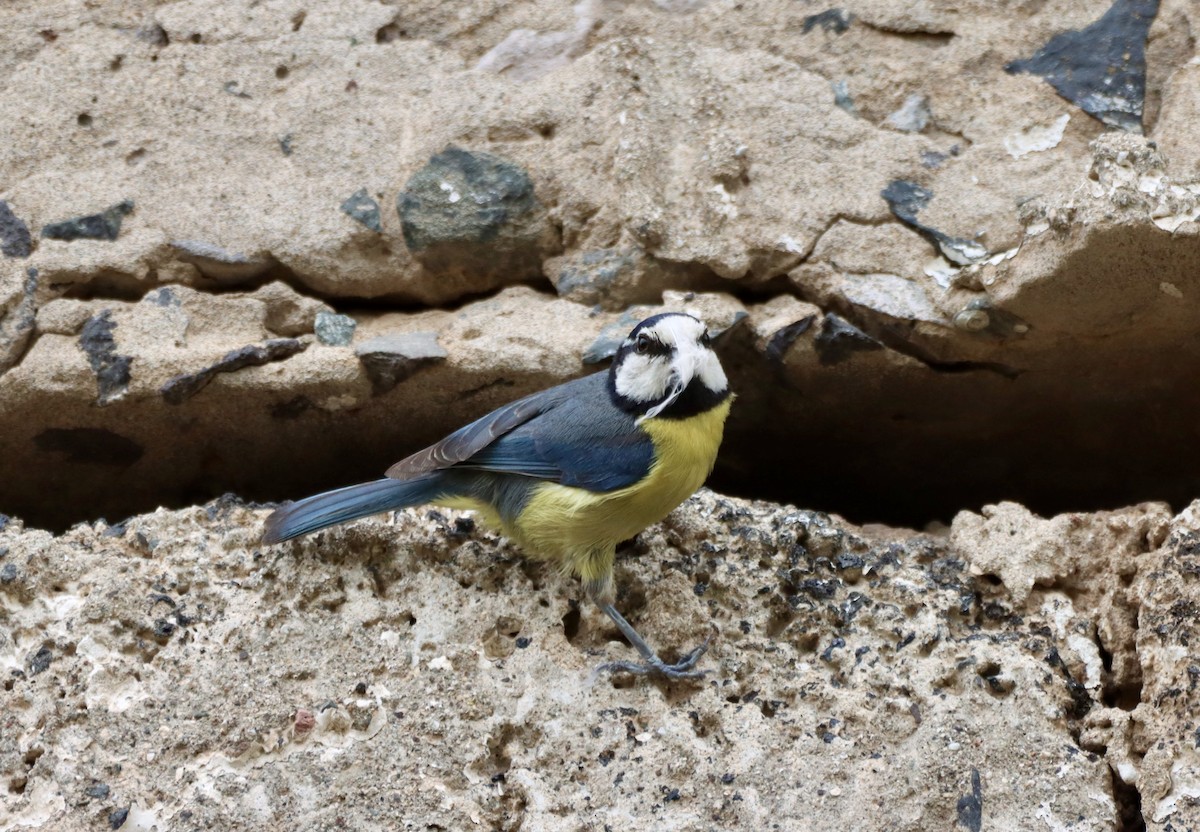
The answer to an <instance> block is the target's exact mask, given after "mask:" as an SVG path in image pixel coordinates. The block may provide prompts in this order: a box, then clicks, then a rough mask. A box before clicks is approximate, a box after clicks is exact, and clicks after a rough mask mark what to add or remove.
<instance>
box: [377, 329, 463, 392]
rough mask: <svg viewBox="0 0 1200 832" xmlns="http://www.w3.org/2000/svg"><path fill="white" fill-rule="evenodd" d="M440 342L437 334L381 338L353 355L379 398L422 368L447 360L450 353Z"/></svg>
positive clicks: (385, 336)
mask: <svg viewBox="0 0 1200 832" xmlns="http://www.w3.org/2000/svg"><path fill="white" fill-rule="evenodd" d="M437 338H438V336H437V333H436V332H406V333H402V334H399V335H381V336H379V337H377V338H372V339H370V340H369V341H364V342H363V343H361V344H359V345H358V346H357V347H355V348H354V353H355V355H357V356H358V360H359V361H361V362H362V365H363V369H364V370H366V371H367V375H368V376H369V377H370V379H371V386H372V388H373V389H374V391H375V393H376V395H378V394H380V393H386V392H387V391H389V390H391V389H392V388H393V387H395V386H396V385H397V384H399V383H400V382H402V381H404V380H405V379H407V378H409V377H410V376H412V375H413V373H415V372H417V371H418V370H420V369H421V368H422V367H427V366H429V365H430V364H436V363H437V362H439V361H443V360H445V358H446V357H447V356H448V355H449V353H447V352H446V350H445V349H444V348H443V347H442V345H441V344H439V343H438V340H437Z"/></svg>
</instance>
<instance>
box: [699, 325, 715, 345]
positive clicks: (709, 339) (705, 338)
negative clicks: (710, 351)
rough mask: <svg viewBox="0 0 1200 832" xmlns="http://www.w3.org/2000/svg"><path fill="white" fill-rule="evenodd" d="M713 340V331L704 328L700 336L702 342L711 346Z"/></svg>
mask: <svg viewBox="0 0 1200 832" xmlns="http://www.w3.org/2000/svg"><path fill="white" fill-rule="evenodd" d="M712 341H713V339H712V333H711V332H709V331H708V330H707V329H706V330H704V334H703V335H701V336H700V344H701V345H702V346H705V347H711V346H712Z"/></svg>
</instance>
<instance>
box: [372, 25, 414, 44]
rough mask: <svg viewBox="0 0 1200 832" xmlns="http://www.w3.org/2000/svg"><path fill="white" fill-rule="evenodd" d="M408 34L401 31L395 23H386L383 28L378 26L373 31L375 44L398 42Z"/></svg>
mask: <svg viewBox="0 0 1200 832" xmlns="http://www.w3.org/2000/svg"><path fill="white" fill-rule="evenodd" d="M407 35H408V33H407V32H406V31H404V30H403V29H401V28H400V27H399V26H398V25H396V24H395V23H388V24H387V25H385V26H380V27H379V28H378V29H377V30H376V31H375V42H376V43H391V42H392V41H394V40H400V39H401V38H404V37H407Z"/></svg>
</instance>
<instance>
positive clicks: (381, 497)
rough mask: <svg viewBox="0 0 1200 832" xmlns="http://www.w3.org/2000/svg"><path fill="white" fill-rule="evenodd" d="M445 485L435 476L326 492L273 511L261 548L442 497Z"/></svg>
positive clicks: (386, 481) (268, 520)
mask: <svg viewBox="0 0 1200 832" xmlns="http://www.w3.org/2000/svg"><path fill="white" fill-rule="evenodd" d="M444 491H445V483H443V482H442V478H441V477H439V476H437V475H436V474H434V475H431V476H425V477H418V478H416V479H412V480H391V479H388V480H376V481H375V482H364V483H361V484H359V485H351V486H347V487H346V488H339V489H337V490H336V491H326V492H325V493H324V494H317V495H315V496H313V497H306V498H304V499H303V500H300V501H298V502H295V503H289V504H288V505H285V506H282V507H280V508H277V509H275V511H273V512H272V513H271V515H270V516H269V517H268V518H267V522H266V526H265V529H264V531H263V536H262V542H263V545H270V544H272V543H281V542H282V541H284V540H291V539H292V538H293V537H299V536H300V535H302V534H308V533H309V532H315V531H317V530H318V529H323V528H325V527H327V526H336V525H337V524H338V523H346V522H349V521H350V520H357V519H358V518H359V517H366V516H368V515H370V514H378V513H380V512H381V511H394V510H396V509H400V508H407V507H409V506H418V505H421V504H422V503H428V502H430V501H432V500H435V499H437V498H438V497H440V496H443V492H444Z"/></svg>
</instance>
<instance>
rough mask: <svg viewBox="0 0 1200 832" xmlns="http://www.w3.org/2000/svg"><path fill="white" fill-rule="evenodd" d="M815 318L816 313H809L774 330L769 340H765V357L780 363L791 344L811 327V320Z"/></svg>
mask: <svg viewBox="0 0 1200 832" xmlns="http://www.w3.org/2000/svg"><path fill="white" fill-rule="evenodd" d="M815 320H816V315H809V316H808V317H806V318H801V319H800V320H798V321H796V322H795V323H791V324H788V325H787V326H785V327H783V328H782V329H779V330H776V332H775V333H774V334H773V335H772V336H771V340H770V341H768V342H767V359H768V360H770V361H774V362H775V363H780V362H782V361H783V358H784V356H786V355H787V352H788V350H789V349H791V347H792V344H794V343H796V339H797V338H799V337H800V336H801V335H803V334H804V333H806V332H808V330H809V329H811V328H812V325H813V321H815Z"/></svg>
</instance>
